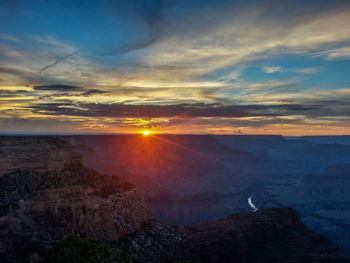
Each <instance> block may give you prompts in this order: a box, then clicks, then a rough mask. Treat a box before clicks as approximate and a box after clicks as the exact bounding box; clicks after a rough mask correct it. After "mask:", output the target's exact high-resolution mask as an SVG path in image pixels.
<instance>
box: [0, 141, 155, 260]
mask: <svg viewBox="0 0 350 263" xmlns="http://www.w3.org/2000/svg"><path fill="white" fill-rule="evenodd" d="M16 138H17V137H9V141H6V138H5V139H4V138H1V142H2V144H1V145H2V146H1V148H0V149H1V151H2V154H3V155H2V158H3V159H2V161H3V162H5V163H6V161H7V160H8V163H7V165H6V167H5V168H4V167H3V171H4V170H5V169H6V171H7V172H5V173H3V174H2V176H1V177H0V189H1V191H0V261H1V262H30V260H31V258H32V257H34V258H36V260H39V261H40V259H46V258H47V257H48V255H49V253H50V249H51V247H52V245H53V244H54V243H55V242H56V241H58V240H60V239H62V238H63V237H64V236H66V235H68V234H70V233H77V234H79V235H81V236H84V237H94V238H100V239H103V240H111V241H112V240H113V241H115V240H118V238H120V237H122V236H125V235H126V234H129V233H132V232H134V231H135V230H137V229H138V228H140V226H141V225H142V223H143V222H145V221H146V220H149V219H151V218H153V215H152V212H151V211H150V209H149V208H148V206H147V205H146V203H145V202H144V199H143V196H142V194H141V193H140V192H139V191H138V190H137V189H136V188H135V187H134V186H133V185H131V184H130V183H128V182H126V181H124V179H121V178H120V177H117V176H107V175H101V174H99V173H97V172H95V171H93V170H91V169H88V168H86V167H85V166H83V165H82V164H81V162H80V157H79V155H78V154H77V153H76V152H75V151H74V149H73V148H72V146H70V145H69V144H68V143H66V142H64V141H61V140H60V139H55V138H46V137H27V138H17V139H19V142H21V144H20V143H16V142H15V141H16V140H15V139H16ZM21 145H22V148H23V149H22V150H21ZM12 147H13V151H14V152H12V151H11V149H12ZM21 152H22V153H23V155H21V154H20V153H21ZM17 154H18V162H15V161H14V160H15V158H16V155H17ZM27 154H28V155H27ZM26 156H27V157H26ZM31 158H33V159H32V161H30V160H29V159H31ZM40 158H44V159H43V163H41V161H40ZM22 160H24V161H23V162H22ZM25 167H27V168H25Z"/></svg>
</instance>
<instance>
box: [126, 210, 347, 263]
mask: <svg viewBox="0 0 350 263" xmlns="http://www.w3.org/2000/svg"><path fill="white" fill-rule="evenodd" d="M121 245H122V246H123V247H124V248H125V249H126V250H127V251H129V252H132V253H134V254H135V255H137V256H138V258H139V260H140V261H142V262H183V261H185V260H191V261H192V262H235V263H236V262H237V263H243V262H247V263H248V262H259V263H264V262H274V263H282V262H293V263H305V262H310V263H313V262H315V263H316V262H317V263H323V262H324V263H329V262H334V263H335V262H337V263H341V262H350V260H348V259H346V258H344V257H343V256H341V254H340V250H339V248H338V247H337V246H335V245H333V244H332V243H331V242H330V240H329V239H328V238H326V237H323V236H321V235H319V234H317V233H315V232H313V231H311V230H309V229H308V228H306V227H305V226H304V225H303V224H302V222H301V220H300V216H299V214H298V213H297V212H296V211H295V210H293V209H291V208H272V209H262V210H259V211H258V212H256V213H242V214H236V215H232V216H228V217H225V218H224V219H222V220H219V221H216V222H211V223H202V224H199V225H196V226H192V227H174V226H169V225H167V224H163V223H160V222H158V221H149V222H147V223H145V224H144V225H143V227H142V229H141V230H139V231H138V232H136V233H133V234H131V235H128V236H126V237H125V238H123V239H122V241H121Z"/></svg>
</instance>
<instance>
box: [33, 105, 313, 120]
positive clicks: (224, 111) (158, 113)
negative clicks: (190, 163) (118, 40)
mask: <svg viewBox="0 0 350 263" xmlns="http://www.w3.org/2000/svg"><path fill="white" fill-rule="evenodd" d="M32 110H33V111H35V112H38V113H45V114H49V115H67V116H86V117H140V118H161V117H184V118H196V117H254V116H286V115H290V114H303V113H305V112H306V111H311V110H315V108H313V107H310V106H308V107H306V106H302V105H268V106H267V105H223V104H204V103H197V104H177V105H129V104H92V103H90V104H86V103H74V104H73V103H47V104H39V105H35V106H33V107H32Z"/></svg>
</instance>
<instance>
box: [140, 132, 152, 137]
mask: <svg viewBox="0 0 350 263" xmlns="http://www.w3.org/2000/svg"><path fill="white" fill-rule="evenodd" d="M142 134H143V135H145V136H147V135H150V134H151V131H142Z"/></svg>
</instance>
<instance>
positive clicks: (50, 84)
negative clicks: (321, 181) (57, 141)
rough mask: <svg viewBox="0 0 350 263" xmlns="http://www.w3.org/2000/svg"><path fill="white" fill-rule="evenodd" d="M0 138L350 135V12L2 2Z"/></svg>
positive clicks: (343, 6)
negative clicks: (36, 135) (52, 135)
mask: <svg viewBox="0 0 350 263" xmlns="http://www.w3.org/2000/svg"><path fill="white" fill-rule="evenodd" d="M0 21H1V23H0V132H5V133H12V132H16V133H18V132H19V133H21V132H56V133H59V132H67V131H68V132H78V133H79V132H116V133H120V132H128V133H129V132H138V131H140V130H144V129H150V130H154V131H158V132H169V133H216V134H221V133H224V134H235V133H246V134H284V135H306V134H307V135H312V134H350V116H349V114H350V106H349V105H350V103H349V102H350V87H349V84H350V78H349V76H350V26H349V25H350V3H349V1H283V2H281V1H223V0H218V1H209V0H207V1H203V0H202V1H197V0H186V1H185V0H163V1H162V0H158V1H155V0H153V1H151V0H149V1H146V0H129V1H107V0H104V1H62V0H61V1H50V0H41V1H40V0H36V1H34V0H27V1H18V0H14V1H2V2H1V4H0Z"/></svg>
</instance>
